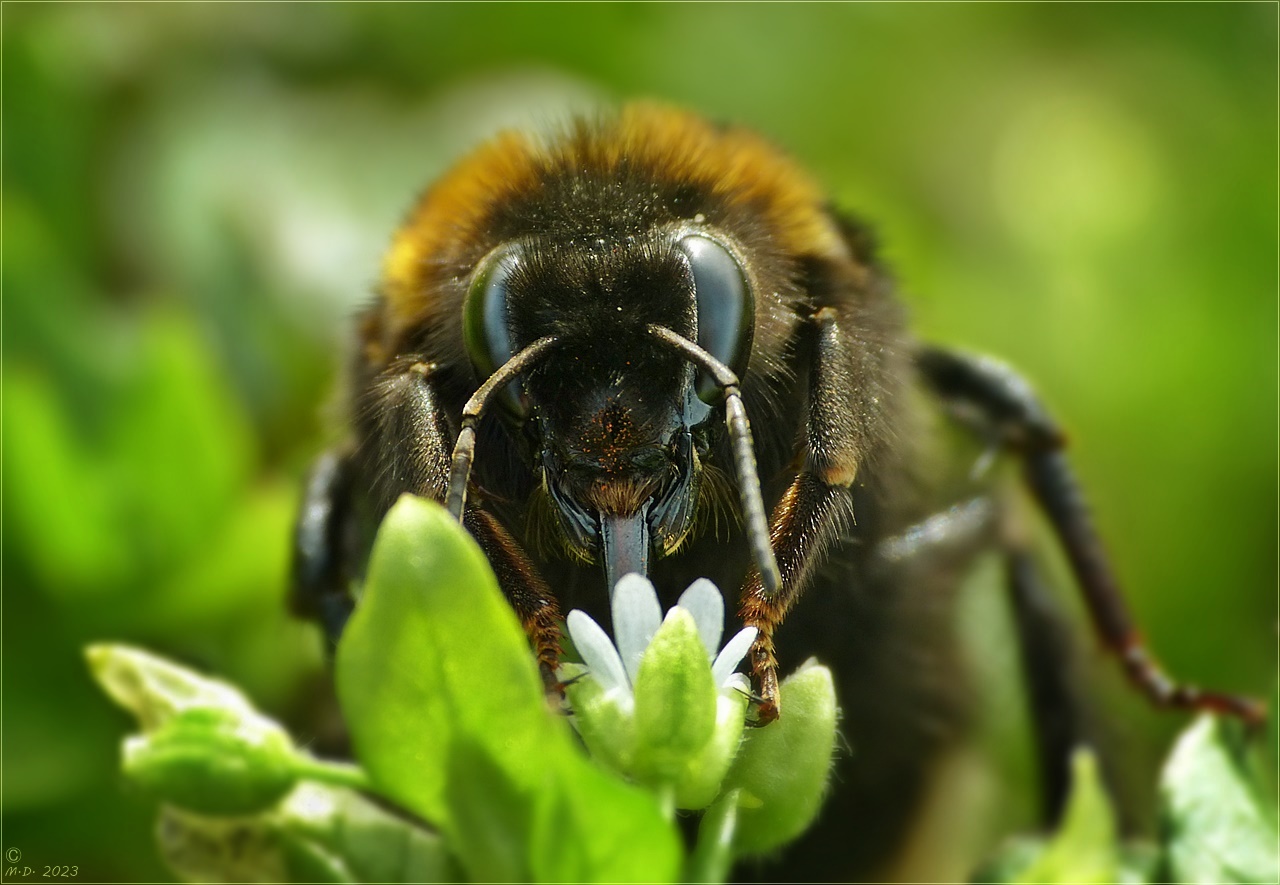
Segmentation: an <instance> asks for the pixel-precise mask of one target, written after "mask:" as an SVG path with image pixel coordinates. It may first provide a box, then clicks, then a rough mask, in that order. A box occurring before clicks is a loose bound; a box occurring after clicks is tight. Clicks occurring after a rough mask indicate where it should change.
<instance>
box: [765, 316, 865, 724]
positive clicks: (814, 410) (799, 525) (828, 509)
mask: <svg viewBox="0 0 1280 885" xmlns="http://www.w3.org/2000/svg"><path fill="white" fill-rule="evenodd" d="M813 321H814V323H815V325H816V327H817V340H816V345H815V356H814V359H813V364H812V366H811V369H810V377H809V387H810V390H809V397H810V400H809V415H808V419H807V425H806V441H805V447H804V450H803V451H804V455H805V459H804V463H803V466H802V467H801V471H800V473H799V474H798V475H797V476H796V478H795V479H794V480H793V481H792V483H791V485H790V486H789V487H788V488H787V490H786V491H785V492H784V493H783V495H782V498H781V500H779V501H778V503H777V505H776V506H775V507H774V509H773V513H772V515H771V517H770V524H769V538H770V542H771V543H772V544H773V549H774V553H775V555H776V556H777V560H778V571H779V573H780V574H781V577H782V585H781V588H780V590H779V591H778V592H777V593H774V594H770V593H768V592H767V591H766V590H765V588H764V586H763V584H762V582H761V580H760V574H759V572H758V571H757V570H755V569H753V570H752V571H751V573H750V574H749V575H748V576H747V581H746V584H745V585H744V587H743V590H742V607H741V616H742V621H743V623H744V624H746V625H747V626H751V627H755V628H756V630H757V631H759V632H758V633H757V635H756V641H755V644H754V645H753V646H752V647H751V651H750V653H749V657H750V660H751V670H752V673H753V675H754V676H755V678H756V684H757V686H758V687H759V692H760V700H759V703H758V705H757V708H756V717H757V722H758V724H761V725H763V724H766V723H768V722H772V721H773V720H774V719H776V718H778V713H779V710H778V662H777V658H776V656H775V654H774V645H773V634H774V631H775V630H776V629H777V627H778V625H780V624H781V623H782V622H783V620H784V619H785V618H786V616H787V612H788V611H790V610H791V607H792V606H793V605H794V604H795V602H796V600H797V599H798V598H799V597H800V593H801V591H802V590H803V589H804V587H805V586H806V585H807V583H808V582H809V579H810V577H811V576H812V574H813V571H814V569H815V568H816V567H817V566H818V565H819V564H820V563H821V562H822V560H823V558H824V555H825V553H826V550H827V548H828V547H829V546H830V544H831V542H832V541H834V540H835V539H836V538H837V537H838V536H839V534H840V533H841V531H843V530H844V529H845V528H846V527H847V525H848V523H849V521H850V519H851V516H852V496H851V494H850V490H849V487H850V485H852V483H853V480H854V476H855V474H856V472H857V466H858V451H857V445H856V442H855V439H856V435H855V434H852V433H849V432H848V427H847V424H848V423H850V420H851V419H850V417H849V416H848V414H847V411H848V408H847V406H846V404H845V403H846V400H847V397H846V396H845V395H844V394H842V393H841V391H842V390H848V389H849V387H848V386H849V384H851V383H853V381H852V379H851V377H850V376H851V374H852V371H851V369H850V367H851V366H853V365H855V362H854V360H853V357H852V355H851V354H850V352H849V344H848V341H847V338H846V337H845V336H844V335H843V334H842V332H841V329H840V321H839V317H838V314H837V313H836V311H835V310H834V309H832V308H824V309H822V310H820V311H818V312H817V313H816V314H815V315H814V317H813Z"/></svg>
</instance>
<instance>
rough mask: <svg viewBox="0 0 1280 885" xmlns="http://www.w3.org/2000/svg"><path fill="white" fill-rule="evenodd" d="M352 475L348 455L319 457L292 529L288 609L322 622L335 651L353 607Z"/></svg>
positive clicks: (308, 476) (327, 453)
mask: <svg viewBox="0 0 1280 885" xmlns="http://www.w3.org/2000/svg"><path fill="white" fill-rule="evenodd" d="M350 474H351V465H350V461H349V459H348V457H347V456H346V455H345V454H339V453H337V452H326V453H324V454H323V455H321V456H320V457H319V458H317V459H316V462H315V464H313V465H312V467H311V472H310V473H309V474H308V475H307V482H306V486H305V489H304V491H303V496H302V507H301V509H300V511H299V512H298V521H297V524H296V525H295V526H294V531H293V584H292V587H291V588H290V594H289V605H290V608H291V609H292V610H293V612H294V614H296V615H298V616H300V617H305V618H312V619H314V620H317V621H319V622H320V625H321V627H323V629H324V633H325V636H326V637H327V638H328V640H329V645H330V648H332V647H333V646H334V645H336V644H337V642H338V637H339V636H341V635H342V628H343V627H344V626H346V623H347V618H348V617H349V616H350V614H351V607H352V601H351V594H350V593H349V592H348V585H349V579H350V575H349V563H348V562H347V561H346V557H345V556H344V553H345V549H344V544H343V533H344V526H345V525H346V524H347V521H348V518H349V515H350V503H351V498H350Z"/></svg>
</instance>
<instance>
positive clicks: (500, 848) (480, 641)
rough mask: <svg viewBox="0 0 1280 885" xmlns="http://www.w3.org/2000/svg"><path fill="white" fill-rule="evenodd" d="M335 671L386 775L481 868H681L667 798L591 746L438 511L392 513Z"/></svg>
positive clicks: (563, 872) (580, 874) (662, 872)
mask: <svg viewBox="0 0 1280 885" xmlns="http://www.w3.org/2000/svg"><path fill="white" fill-rule="evenodd" d="M337 680H338V696H339V699H340V701H341V702H342V707H343V711H344V713H345V714H346V718H347V721H348V723H349V725H350V727H351V733H352V739H353V742H354V744H355V748H356V753H357V756H358V758H359V759H360V761H361V763H362V765H363V766H364V767H365V768H366V769H367V770H368V772H369V776H370V779H371V780H372V782H373V783H374V784H375V786H376V787H377V788H378V789H379V791H381V792H383V793H384V794H385V795H387V796H389V797H391V798H393V799H394V800H396V801H397V802H400V803H401V804H403V805H404V806H405V807H406V808H408V809H409V810H411V811H413V812H415V813H417V814H419V815H421V816H422V817H424V818H425V819H427V820H428V821H430V822H432V823H433V824H435V825H437V826H438V827H439V828H440V829H441V830H442V831H443V832H444V833H445V835H446V837H447V840H448V842H449V844H450V846H451V849H452V850H453V851H454V852H455V853H456V854H457V856H458V857H459V859H460V860H461V861H462V864H463V866H464V868H465V869H466V871H467V873H468V875H469V876H470V877H472V878H479V879H528V878H530V877H531V876H533V877H536V878H538V879H551V880H562V879H565V878H582V879H585V880H595V881H598V880H601V879H645V880H653V881H662V880H670V879H673V878H674V876H675V875H676V874H677V873H678V870H679V864H680V849H679V843H678V841H677V839H676V835H675V833H674V831H673V829H672V828H671V826H670V825H669V824H668V823H667V822H666V821H665V820H664V819H663V818H662V816H661V814H660V812H659V809H658V807H657V803H656V801H655V800H654V799H653V797H652V796H649V795H647V794H645V793H643V792H641V791H639V790H637V789H636V788H634V787H630V786H628V785H626V784H624V783H621V782H620V781H617V780H615V779H612V778H609V777H606V776H605V775H604V774H603V773H602V772H600V771H599V770H597V769H596V768H594V767H593V766H592V764H591V763H589V762H588V761H587V760H586V759H585V758H584V757H583V756H582V754H581V750H580V749H579V747H578V745H577V743H576V742H575V741H574V740H573V737H572V734H571V732H570V731H569V728H568V726H567V725H566V724H565V722H564V720H563V719H561V718H558V717H556V716H555V715H553V714H552V713H551V711H550V709H549V707H548V705H547V703H546V700H545V697H544V692H543V686H542V681H541V679H540V677H539V675H538V671H537V667H536V665H535V664H534V658H533V655H532V653H531V651H530V649H529V646H528V643H527V641H526V639H525V636H524V633H523V631H522V630H521V628H520V625H519V623H518V622H517V621H516V617H515V615H514V614H513V612H512V611H511V608H510V606H509V605H508V604H507V603H506V600H505V599H504V598H503V596H502V594H501V592H500V591H499V590H498V586H497V582H496V579H495V578H494V576H493V573H492V572H491V571H490V570H489V567H488V564H487V562H486V561H485V559H484V556H483V554H482V553H481V552H480V549H479V548H478V547H477V546H476V545H475V542H474V541H472V540H471V538H470V537H469V536H468V535H467V534H466V533H465V532H464V531H463V530H462V528H461V527H460V526H459V525H458V524H457V522H456V520H453V519H452V518H450V517H449V515H448V514H447V513H446V512H445V511H444V509H443V508H441V507H440V506H439V505H437V504H434V503H431V502H427V501H423V500H420V499H417V498H412V497H409V496H406V497H404V498H402V499H401V500H400V501H399V502H398V503H397V504H396V505H395V506H394V507H393V508H392V509H391V511H390V513H389V514H388V515H387V517H386V519H385V520H384V522H383V525H382V528H381V530H380V531H379V533H378V538H377V540H376V541H375V544H374V551H373V557H372V560H371V564H370V568H369V577H368V581H367V583H366V586H365V591H364V595H363V597H362V599H361V602H360V604H359V605H358V606H357V607H356V611H355V613H354V614H353V615H352V618H351V621H350V623H349V624H348V625H347V629H346V633H345V634H344V636H343V639H342V642H341V643H340V644H339V648H338V661H337ZM549 808H550V809H553V811H552V812H549V811H548V809H549ZM549 815H550V816H549ZM567 871H573V872H572V875H570V874H569V873H568V872H567Z"/></svg>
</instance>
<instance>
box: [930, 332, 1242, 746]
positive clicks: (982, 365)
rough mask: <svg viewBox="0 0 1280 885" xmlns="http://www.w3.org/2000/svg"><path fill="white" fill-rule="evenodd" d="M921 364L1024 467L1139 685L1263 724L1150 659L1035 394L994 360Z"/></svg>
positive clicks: (1183, 704)
mask: <svg viewBox="0 0 1280 885" xmlns="http://www.w3.org/2000/svg"><path fill="white" fill-rule="evenodd" d="M916 364H917V366H918V367H919V369H920V371H921V373H922V374H923V376H924V378H925V379H926V381H927V382H929V384H930V385H931V386H932V387H933V389H934V390H935V391H936V392H937V393H938V394H939V395H940V396H941V397H942V398H943V400H944V401H945V402H946V403H947V404H948V405H949V406H950V407H951V409H952V411H953V413H954V414H955V415H956V416H957V417H958V418H960V419H961V420H963V421H965V422H966V423H968V424H970V425H971V426H973V427H974V428H975V429H976V430H977V432H978V433H980V434H982V435H983V436H985V437H987V438H992V439H994V440H995V441H996V442H998V443H999V444H1000V445H1001V446H1002V447H1003V448H1005V449H1006V450H1008V451H1011V452H1013V453H1015V454H1017V455H1018V456H1019V457H1020V458H1021V459H1022V464H1023V471H1024V477H1025V479H1026V482H1027V485H1028V487H1029V488H1030V489H1031V492H1032V494H1033V495H1034V497H1035V499H1036V501H1037V502H1038V503H1039V505H1040V507H1041V508H1042V509H1043V510H1044V512H1045V514H1046V515H1047V516H1048V518H1049V521H1050V524H1051V525H1052V526H1053V529H1054V531H1055V532H1056V533H1057V536H1058V540H1059V542H1060V543H1061V544H1062V547H1063V550H1064V551H1065V552H1066V554H1067V558H1068V560H1069V561H1070V563H1071V568H1072V571H1073V572H1074V574H1075V577H1076V581H1077V583H1078V584H1079V587H1080V591H1081V593H1082V594H1083V596H1084V599H1085V602H1086V604H1087V606H1088V609H1089V613H1090V616H1091V617H1092V619H1093V624H1094V627H1095V629H1096V630H1097V633H1098V635H1099V637H1100V638H1101V639H1102V641H1103V643H1104V644H1105V645H1106V646H1107V648H1109V649H1110V650H1111V651H1112V652H1114V653H1115V654H1116V655H1117V656H1118V657H1119V659H1120V661H1121V663H1122V665H1123V666H1124V669H1125V672H1126V673H1127V674H1128V676H1129V678H1130V680H1131V681H1132V682H1133V683H1134V685H1136V686H1137V687H1138V689H1139V690H1141V691H1142V692H1143V693H1144V694H1145V695H1146V696H1147V697H1148V698H1150V699H1151V700H1152V701H1153V702H1154V703H1156V704H1159V705H1161V706H1168V707H1178V708H1182V709H1192V710H1207V711H1213V712H1217V713H1227V714H1230V715H1233V716H1238V717H1240V718H1241V719H1243V720H1245V721H1246V722H1248V723H1250V724H1254V725H1256V724H1259V723H1261V722H1262V721H1263V718H1264V710H1263V708H1262V706H1261V705H1260V704H1258V703H1257V702H1255V701H1253V700H1250V699H1248V698H1241V697H1235V696H1233V695H1228V694H1221V693H1217V692H1207V691H1201V690H1200V689H1198V688H1194V687H1192V686H1187V685H1180V684H1178V683H1176V682H1174V681H1173V680H1172V679H1170V678H1169V677H1168V676H1166V675H1165V673H1164V672H1163V670H1162V669H1161V668H1160V666H1159V664H1158V663H1156V661H1155V659H1154V658H1153V657H1152V656H1151V655H1150V654H1149V653H1148V651H1147V649H1146V647H1145V645H1144V644H1143V640H1142V637H1141V635H1140V633H1139V632H1138V630H1137V628H1136V626H1135V625H1134V622H1133V618H1132V616H1131V615H1130V613H1129V607H1128V605H1127V604H1126V602H1125V599H1124V595H1123V594H1122V593H1121V591H1120V588H1119V586H1118V584H1117V582H1116V580H1115V572H1114V570H1113V569H1112V568H1111V564H1110V562H1109V561H1108V559H1107V556H1106V552H1105V550H1104V549H1103V546H1102V542H1101V539H1100V538H1099V537H1098V535H1097V533H1096V531H1095V530H1094V528H1093V523H1092V521H1091V520H1090V518H1089V513H1088V509H1087V508H1086V506H1085V503H1084V496H1083V495H1082V494H1081V492H1080V487H1079V484H1078V483H1077V482H1076V479H1075V475H1074V473H1073V472H1072V470H1071V465H1070V463H1069V462H1068V461H1067V458H1066V456H1065V454H1063V452H1062V448H1063V445H1064V443H1065V439H1064V436H1063V434H1062V432H1061V430H1060V429H1059V428H1058V426H1057V425H1056V424H1055V423H1054V421H1053V420H1052V418H1050V416H1049V414H1048V412H1047V411H1046V410H1045V408H1044V406H1043V405H1042V404H1041V403H1040V401H1039V398H1038V397H1036V395H1035V393H1034V391H1033V390H1032V389H1031V386H1030V385H1029V384H1028V383H1027V382H1026V381H1025V380H1024V379H1022V378H1021V377H1019V376H1018V375H1017V374H1015V373H1014V372H1013V371H1012V370H1011V369H1010V368H1009V367H1007V366H1004V365H1002V364H1000V363H997V362H995V361H993V360H988V359H982V358H976V357H969V356H965V355H962V354H956V353H952V352H950V351H945V350H941V349H937V348H925V349H922V350H921V351H920V353H918V354H917V357H916Z"/></svg>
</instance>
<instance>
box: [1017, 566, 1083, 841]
mask: <svg viewBox="0 0 1280 885" xmlns="http://www.w3.org/2000/svg"><path fill="white" fill-rule="evenodd" d="M1005 576H1006V579H1007V580H1008V586H1009V595H1010V597H1011V601H1012V603H1013V616H1014V621H1015V623H1016V624H1017V633H1018V648H1019V653H1020V655H1021V658H1022V673H1023V679H1024V680H1025V685H1026V692H1027V706H1028V708H1029V709H1030V712H1031V721H1032V728H1033V730H1034V733H1035V745H1036V756H1037V759H1036V762H1037V765H1038V768H1039V771H1040V797H1041V807H1042V808H1043V809H1044V816H1045V823H1046V824H1050V825H1052V824H1056V823H1057V821H1058V818H1059V816H1060V815H1061V813H1062V809H1063V807H1064V806H1065V804H1066V801H1067V794H1068V792H1069V790H1070V788H1071V754H1072V752H1073V751H1074V750H1075V749H1076V748H1077V747H1079V746H1081V745H1083V744H1087V743H1090V740H1089V737H1090V736H1089V734H1088V728H1087V726H1088V723H1087V722H1086V721H1085V716H1086V706H1085V704H1083V703H1082V699H1081V698H1080V696H1079V683H1078V680H1077V678H1076V672H1075V664H1076V660H1075V649H1074V648H1073V647H1072V642H1071V631H1070V629H1069V625H1068V624H1067V622H1066V620H1065V618H1064V617H1063V615H1062V613H1061V611H1059V608H1058V606H1057V605H1055V603H1054V600H1053V597H1052V595H1051V594H1050V593H1049V592H1048V589H1047V588H1046V587H1045V586H1044V584H1043V582H1042V581H1041V578H1040V573H1039V570H1038V568H1037V567H1036V563H1035V562H1034V560H1033V559H1032V557H1031V556H1030V555H1029V554H1028V553H1026V552H1024V551H1021V550H1015V551H1012V552H1010V553H1009V554H1008V556H1007V557H1006V558H1005Z"/></svg>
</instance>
